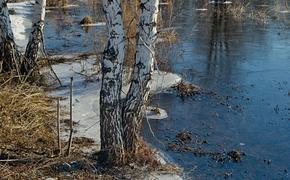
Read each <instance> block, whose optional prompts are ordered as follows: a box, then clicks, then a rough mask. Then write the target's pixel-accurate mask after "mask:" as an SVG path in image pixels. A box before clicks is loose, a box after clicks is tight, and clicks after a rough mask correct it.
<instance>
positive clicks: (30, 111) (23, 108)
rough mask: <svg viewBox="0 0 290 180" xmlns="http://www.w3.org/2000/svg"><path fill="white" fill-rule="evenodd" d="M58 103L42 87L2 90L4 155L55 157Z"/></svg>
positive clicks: (0, 120)
mask: <svg viewBox="0 0 290 180" xmlns="http://www.w3.org/2000/svg"><path fill="white" fill-rule="evenodd" d="M53 106H54V102H53V100H52V99H51V98H49V97H47V96H46V94H45V93H44V91H43V90H42V89H41V88H39V87H31V86H30V85H26V84H23V85H21V86H17V87H13V88H11V87H10V86H6V87H2V88H1V89H0V129H1V131H0V150H1V152H0V158H1V159H11V158H27V157H35V156H37V155H40V156H43V155H46V156H51V155H52V151H53V148H54V139H55V135H54V133H53V126H54V120H55V112H54V109H52V107H53Z"/></svg>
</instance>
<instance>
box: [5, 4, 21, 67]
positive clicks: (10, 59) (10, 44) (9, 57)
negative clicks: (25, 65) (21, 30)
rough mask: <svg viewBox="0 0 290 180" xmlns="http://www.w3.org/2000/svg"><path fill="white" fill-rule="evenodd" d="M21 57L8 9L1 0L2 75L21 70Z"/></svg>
mask: <svg viewBox="0 0 290 180" xmlns="http://www.w3.org/2000/svg"><path fill="white" fill-rule="evenodd" d="M19 60H20V55H19V53H18V51H17V47H16V44H15V41H14V35H13V32H12V28H11V20H10V17H9V12H8V7H7V3H6V1H5V0H0V73H1V72H8V71H10V70H12V69H14V68H16V69H17V70H18V69H19Z"/></svg>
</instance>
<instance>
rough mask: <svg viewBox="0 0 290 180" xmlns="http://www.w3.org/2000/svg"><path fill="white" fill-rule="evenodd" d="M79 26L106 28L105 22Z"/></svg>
mask: <svg viewBox="0 0 290 180" xmlns="http://www.w3.org/2000/svg"><path fill="white" fill-rule="evenodd" d="M81 26H83V27H86V26H87V27H91V26H92V27H93V26H106V23H105V22H97V23H92V24H82V25H81Z"/></svg>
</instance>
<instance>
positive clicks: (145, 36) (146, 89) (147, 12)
mask: <svg viewBox="0 0 290 180" xmlns="http://www.w3.org/2000/svg"><path fill="white" fill-rule="evenodd" d="M158 5H159V0H141V3H140V10H141V15H140V20H139V25H138V32H137V50H136V57H135V65H134V70H133V77H132V81H131V86H130V89H129V92H128V94H127V98H126V101H125V107H124V114H123V120H124V121H123V122H124V140H125V148H126V150H127V151H133V152H134V151H135V150H136V148H137V145H138V144H137V143H138V137H139V136H140V131H141V126H142V120H143V118H144V113H145V111H146V106H145V105H146V102H147V101H148V96H149V93H150V84H149V81H150V80H151V77H152V73H153V68H154V58H155V51H154V49H155V41H156V37H157V17H158Z"/></svg>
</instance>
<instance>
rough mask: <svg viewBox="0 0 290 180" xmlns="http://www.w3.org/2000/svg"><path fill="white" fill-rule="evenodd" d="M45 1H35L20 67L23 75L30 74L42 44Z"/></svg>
mask: <svg viewBox="0 0 290 180" xmlns="http://www.w3.org/2000/svg"><path fill="white" fill-rule="evenodd" d="M45 6H46V0H35V4H34V12H33V17H32V30H31V33H30V35H29V41H28V44H27V46H26V51H25V59H26V60H25V63H24V64H23V66H22V72H23V74H29V73H30V72H32V71H33V70H34V69H35V67H36V65H37V64H36V63H37V58H38V52H39V49H40V46H41V43H42V37H43V36H42V35H43V27H44V19H45Z"/></svg>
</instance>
